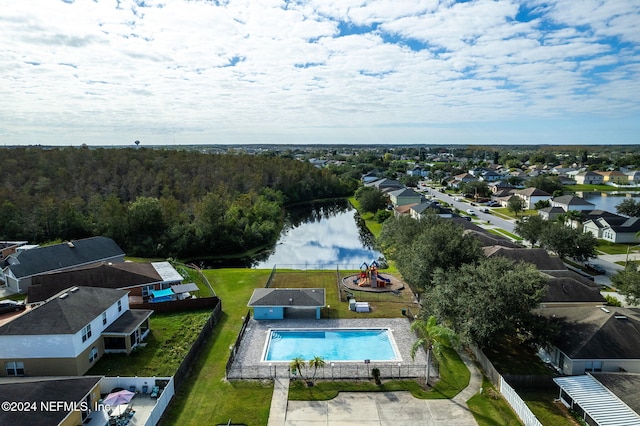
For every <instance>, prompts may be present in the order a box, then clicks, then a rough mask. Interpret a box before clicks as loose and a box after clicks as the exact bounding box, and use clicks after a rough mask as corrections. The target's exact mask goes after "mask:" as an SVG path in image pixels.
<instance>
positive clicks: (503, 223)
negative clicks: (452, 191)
mask: <svg viewBox="0 0 640 426" xmlns="http://www.w3.org/2000/svg"><path fill="white" fill-rule="evenodd" d="M426 194H428V195H431V196H432V197H433V198H436V199H438V200H440V201H444V202H446V203H449V204H450V205H452V206H453V207H455V208H457V209H458V210H460V211H462V212H466V211H467V210H468V209H472V210H474V211H475V212H476V216H477V217H478V219H481V220H483V221H489V222H491V224H492V225H495V226H496V227H498V228H501V229H504V230H505V231H507V232H510V233H513V229H514V228H515V222H514V221H512V220H506V219H502V218H501V217H498V216H496V215H493V214H491V213H482V212H480V210H479V209H480V208H481V207H485V206H472V205H471V204H470V203H467V202H464V201H456V200H455V196H452V195H449V194H445V193H442V192H440V191H437V190H435V189H430V188H427V192H426ZM489 210H491V207H489Z"/></svg>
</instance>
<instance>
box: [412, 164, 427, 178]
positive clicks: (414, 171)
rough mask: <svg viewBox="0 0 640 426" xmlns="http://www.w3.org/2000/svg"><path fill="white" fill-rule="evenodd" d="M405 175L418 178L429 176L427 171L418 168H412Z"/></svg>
mask: <svg viewBox="0 0 640 426" xmlns="http://www.w3.org/2000/svg"><path fill="white" fill-rule="evenodd" d="M407 175H408V176H420V177H427V176H429V171H428V170H425V169H423V168H422V167H420V166H417V165H416V166H413V168H412V169H410V170H407Z"/></svg>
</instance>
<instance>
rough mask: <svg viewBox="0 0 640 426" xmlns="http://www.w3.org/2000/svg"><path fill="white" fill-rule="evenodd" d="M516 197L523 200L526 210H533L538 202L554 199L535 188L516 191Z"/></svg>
mask: <svg viewBox="0 0 640 426" xmlns="http://www.w3.org/2000/svg"><path fill="white" fill-rule="evenodd" d="M514 195H516V196H517V197H520V198H522V200H523V201H524V208H525V209H533V208H535V204H536V203H537V202H538V201H548V200H550V199H551V197H552V195H551V194H549V193H548V192H546V191H543V190H541V189H538V188H533V187H531V188H525V189H521V190H520V191H516V192H515V193H514Z"/></svg>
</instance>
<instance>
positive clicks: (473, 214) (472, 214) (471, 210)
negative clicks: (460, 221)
mask: <svg viewBox="0 0 640 426" xmlns="http://www.w3.org/2000/svg"><path fill="white" fill-rule="evenodd" d="M467 214H468V215H469V216H475V215H476V211H475V210H473V209H468V210H467Z"/></svg>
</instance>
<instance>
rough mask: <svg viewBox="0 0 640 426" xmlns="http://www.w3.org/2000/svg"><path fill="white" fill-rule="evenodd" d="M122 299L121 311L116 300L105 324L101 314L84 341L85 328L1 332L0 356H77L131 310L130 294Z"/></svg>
mask: <svg viewBox="0 0 640 426" xmlns="http://www.w3.org/2000/svg"><path fill="white" fill-rule="evenodd" d="M120 300H121V301H122V311H121V312H118V302H116V303H114V304H113V305H112V306H110V307H109V308H108V309H107V324H106V325H102V314H100V315H98V317H97V318H94V319H93V320H92V321H91V323H90V324H91V337H90V338H89V339H87V340H86V341H84V342H83V341H82V330H80V331H78V332H77V333H75V334H45V335H2V336H0V359H25V358H75V357H77V356H78V355H79V354H81V353H82V352H84V351H86V350H87V348H89V347H91V346H95V342H96V341H97V340H99V339H101V338H102V337H101V335H102V331H103V330H104V329H106V328H107V327H109V326H110V325H111V324H112V323H113V322H114V321H115V320H117V319H118V318H119V317H120V316H121V315H122V314H123V313H124V312H126V311H127V310H129V299H128V296H126V295H125V296H123V297H122V298H121V299H120ZM35 309H38V308H35ZM85 327H86V326H85Z"/></svg>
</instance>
